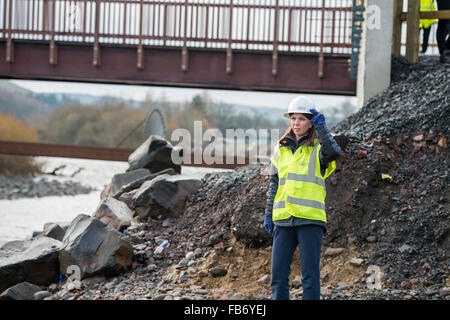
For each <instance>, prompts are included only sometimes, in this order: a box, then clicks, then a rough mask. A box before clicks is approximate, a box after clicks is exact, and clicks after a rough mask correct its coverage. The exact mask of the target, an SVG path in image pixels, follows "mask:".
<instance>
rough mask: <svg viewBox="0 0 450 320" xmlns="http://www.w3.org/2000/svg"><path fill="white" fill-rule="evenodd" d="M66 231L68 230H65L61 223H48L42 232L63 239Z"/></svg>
mask: <svg viewBox="0 0 450 320" xmlns="http://www.w3.org/2000/svg"><path fill="white" fill-rule="evenodd" d="M65 233H66V231H64V229H63V227H61V226H60V225H59V224H57V223H46V224H45V225H44V232H43V233H42V236H44V237H49V238H52V239H55V240H58V241H62V239H63V238H64V234H65Z"/></svg>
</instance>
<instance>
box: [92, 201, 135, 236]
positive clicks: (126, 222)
mask: <svg viewBox="0 0 450 320" xmlns="http://www.w3.org/2000/svg"><path fill="white" fill-rule="evenodd" d="M133 215H134V213H133V211H131V210H130V209H129V208H128V207H127V205H126V204H125V203H123V202H122V201H119V200H116V199H114V198H106V199H104V200H103V201H102V202H101V203H100V204H99V206H98V208H97V210H96V211H95V212H94V214H93V216H94V217H96V218H97V219H99V220H100V221H101V222H103V223H104V224H107V225H109V226H110V227H113V228H114V229H116V230H119V231H122V230H123V229H125V228H128V227H129V226H130V225H131V221H132V220H133Z"/></svg>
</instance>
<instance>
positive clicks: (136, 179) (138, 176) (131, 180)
mask: <svg viewBox="0 0 450 320" xmlns="http://www.w3.org/2000/svg"><path fill="white" fill-rule="evenodd" d="M150 175H151V173H150V170H148V169H143V168H140V169H136V170H133V171H129V172H125V173H118V174H115V175H114V176H113V177H112V179H111V196H113V197H115V195H117V194H118V193H119V192H120V190H121V189H122V187H124V186H126V185H129V184H131V185H133V184H137V186H136V187H134V188H130V190H133V189H136V188H139V187H140V186H141V184H142V183H143V182H144V181H145V180H146V179H147V178H148V177H149V176H150ZM141 181H142V182H141ZM122 193H123V192H122Z"/></svg>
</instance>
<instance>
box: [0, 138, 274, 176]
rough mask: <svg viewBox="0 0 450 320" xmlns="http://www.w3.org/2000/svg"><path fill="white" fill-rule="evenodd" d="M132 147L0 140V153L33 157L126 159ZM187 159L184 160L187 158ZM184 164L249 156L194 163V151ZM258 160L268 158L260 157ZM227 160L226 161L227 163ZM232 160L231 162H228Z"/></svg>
mask: <svg viewBox="0 0 450 320" xmlns="http://www.w3.org/2000/svg"><path fill="white" fill-rule="evenodd" d="M133 151H134V150H133V149H118V148H104V147H86V146H75V145H64V144H54V143H40V142H18V141H3V140H0V154H7V155H17V156H35V157H59V158H79V159H92V160H110V161H128V156H129V155H130V154H131V153H132V152H133ZM189 158H190V160H189V161H186V160H187V159H189ZM184 159H185V162H187V163H185V162H183V163H182V165H184V166H190V167H207V168H222V169H234V168H236V167H242V166H246V165H248V164H249V158H248V157H245V158H241V157H237V156H234V158H232V161H230V159H228V158H227V157H226V155H224V156H223V159H222V161H221V162H222V163H212V164H207V163H205V161H204V159H203V158H202V161H201V163H195V158H194V153H191V154H190V155H185V156H184ZM260 160H265V161H266V162H267V161H268V159H263V158H260ZM199 162H200V161H199ZM227 162H228V163H227ZM230 162H232V163H230Z"/></svg>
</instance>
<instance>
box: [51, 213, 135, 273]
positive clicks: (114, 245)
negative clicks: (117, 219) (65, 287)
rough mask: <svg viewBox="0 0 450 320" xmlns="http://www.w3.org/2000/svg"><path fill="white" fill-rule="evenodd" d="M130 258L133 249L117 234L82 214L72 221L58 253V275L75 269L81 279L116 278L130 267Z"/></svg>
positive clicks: (101, 223)
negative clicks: (95, 277) (75, 267)
mask: <svg viewBox="0 0 450 320" xmlns="http://www.w3.org/2000/svg"><path fill="white" fill-rule="evenodd" d="M132 258H133V248H132V247H131V245H130V244H129V243H128V242H127V241H126V240H124V238H123V237H122V234H121V233H120V232H119V231H117V230H115V229H113V228H112V227H109V226H107V225H106V224H104V223H103V222H101V221H100V220H98V219H97V218H94V217H90V216H87V215H84V214H80V215H79V216H77V217H76V218H75V219H74V220H73V221H72V223H71V225H70V226H69V228H68V229H67V231H66V235H65V236H64V239H63V248H62V249H61V251H60V252H59V263H60V271H61V273H62V274H66V273H67V268H68V267H69V266H71V265H74V266H78V268H79V269H80V278H81V279H84V278H87V277H90V276H95V275H99V274H103V275H114V274H117V273H118V272H120V271H121V270H123V269H126V268H128V267H129V266H130V265H131V262H132Z"/></svg>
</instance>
